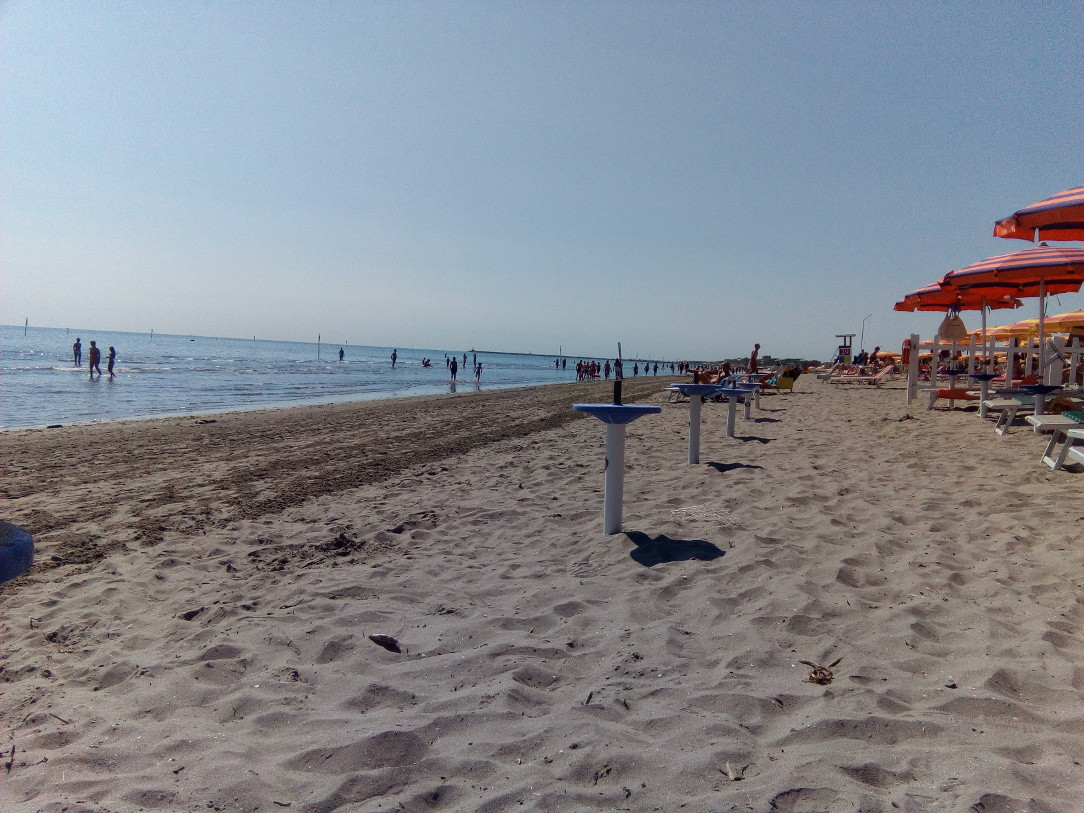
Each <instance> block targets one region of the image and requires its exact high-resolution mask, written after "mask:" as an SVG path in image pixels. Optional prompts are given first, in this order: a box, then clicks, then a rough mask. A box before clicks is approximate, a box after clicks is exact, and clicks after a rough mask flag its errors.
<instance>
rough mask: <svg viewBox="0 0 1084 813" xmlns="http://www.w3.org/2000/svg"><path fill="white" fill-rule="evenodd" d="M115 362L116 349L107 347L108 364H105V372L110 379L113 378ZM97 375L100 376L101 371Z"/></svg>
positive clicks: (111, 346)
mask: <svg viewBox="0 0 1084 813" xmlns="http://www.w3.org/2000/svg"><path fill="white" fill-rule="evenodd" d="M116 360H117V349H116V348H115V347H113V345H109V355H108V356H107V357H106V361H107V362H108V363H107V364H106V371H107V372H108V373H109V377H110V378H112V377H113V362H115V361H116ZM98 374H99V375H101V370H99V371H98Z"/></svg>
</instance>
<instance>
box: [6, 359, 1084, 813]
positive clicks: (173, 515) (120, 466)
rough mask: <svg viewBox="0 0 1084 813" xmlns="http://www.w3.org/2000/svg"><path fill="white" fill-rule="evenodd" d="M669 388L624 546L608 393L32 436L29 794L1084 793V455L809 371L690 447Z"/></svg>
mask: <svg viewBox="0 0 1084 813" xmlns="http://www.w3.org/2000/svg"><path fill="white" fill-rule="evenodd" d="M665 383H666V382H664V381H662V380H659V381H654V380H649V381H647V382H646V384H647V385H648V386H649V389H647V390H645V391H644V392H637V391H635V390H633V389H632V388H631V387H629V386H628V382H626V396H627V399H628V400H629V401H632V400H634V399H637V398H641V399H643V400H647V401H651V402H654V403H659V404H661V406H662V412H661V413H660V414H659V415H653V416H650V417H648V418H644V419H642V420H640V421H637V422H635V423H633V424H630V425H629V427H628V445H627V455H626V467H627V468H626V477H625V512H624V517H625V519H624V528H625V532H624V533H621V534H616V535H613V536H607V535H604V534H603V533H602V522H601V519H602V486H603V467H604V463H603V457H604V451H603V450H604V438H603V436H604V432H603V430H602V425H601V424H600V423H598V422H597V421H595V420H593V419H590V418H587V417H586V416H583V415H580V414H579V413H573V412H572V410H571V404H572V403H573V402H575V401H599V400H608V398H607V397H606V396H608V394H609V390H608V388H607V387H606V386H605V385H604V384H600V383H599V382H588V383H587V384H583V385H577V384H570V385H561V386H560V387H557V388H554V387H550V386H545V387H534V388H523V389H520V390H518V391H517V390H511V391H498V392H484V393H481V394H477V395H475V394H470V395H466V396H459V395H457V396H456V397H451V396H438V397H435V398H432V399H429V400H422V399H403V400H402V401H401V402H396V403H394V404H389V403H388V402H363V403H360V404H350V405H333V406H327V407H297V408H293V409H287V410H265V411H263V412H255V413H240V414H239V413H229V414H226V415H223V416H222V417H221V418H216V419H213V422H205V423H199V422H198V421H197V419H183V418H182V419H171V420H168V421H165V420H163V421H157V422H153V423H143V422H139V423H129V424H126V425H124V424H105V425H99V426H93V427H90V428H88V429H86V430H85V431H83V430H77V429H74V428H72V429H62V430H52V431H50V432H46V431H43V430H25V431H24V432H22V433H21V435H20V436H19V437H14V436H13V435H5V436H3V437H0V447H3V448H0V454H3V455H4V459H5V460H6V461H8V466H7V474H8V476H6V477H5V480H4V481H3V482H2V483H0V488H2V489H3V495H4V498H5V506H6V508H7V510H8V511H9V512H11V513H12V514H13V515H12V516H6V517H5V519H9V520H11V521H16V522H18V523H19V524H20V525H23V526H24V527H27V528H28V529H29V530H31V532H32V533H34V535H35V542H36V543H39V544H40V547H39V549H38V552H39V559H38V563H37V564H36V565H35V567H34V568H33V569H32V570H31V572H30V574H28V575H26V576H23V577H21V578H20V579H18V580H16V581H14V582H10V583H8V584H5V585H3V586H0V608H2V609H0V663H2V664H3V682H0V692H2V695H3V699H4V703H5V707H6V708H7V709H9V711H10V720H11V723H10V726H9V728H10V733H9V746H8V749H9V752H10V748H11V747H14V749H15V750H14V752H13V753H12V754H11V755H10V756H9V759H10V761H11V765H12V768H11V771H10V772H9V774H8V775H7V776H6V777H5V783H4V786H3V790H0V798H4V799H6V800H10V803H9V804H8V809H11V810H12V811H13V813H31V812H32V811H33V812H34V813H37V811H44V813H59V811H60V810H62V809H64V808H65V807H67V809H79V810H82V811H86V813H103V812H104V811H112V810H128V809H139V808H153V809H161V810H177V811H181V810H190V809H193V808H194V806H196V805H197V804H198V805H199V806H200V807H201V808H202V807H203V806H204V805H207V806H208V807H214V808H217V809H219V810H222V811H229V812H230V813H241V812H242V811H244V813H253V811H261V812H262V811H270V810H276V809H280V808H282V807H289V808H290V809H292V810H297V811H302V812H303V813H330V812H331V811H342V813H346V811H352V810H390V809H396V808H397V807H401V808H405V809H431V808H434V807H436V808H438V809H447V810H455V811H478V810H482V811H494V812H495V811H500V810H507V809H518V808H523V809H525V810H534V811H551V810H556V809H562V810H564V809H575V810H584V811H600V812H601V811H607V812H609V811H613V810H618V809H623V808H626V809H633V810H652V809H661V810H674V809H677V808H678V807H681V808H682V809H684V810H688V811H691V813H707V811H715V810H720V809H732V808H733V809H740V808H745V807H748V808H751V809H756V810H768V809H778V810H787V809H789V810H835V809H863V810H889V809H893V810H895V809H899V810H904V811H917V810H930V809H951V810H963V809H969V808H970V807H975V808H976V809H978V807H980V806H981V807H984V808H986V809H998V810H1004V811H1015V812H1016V813H1023V811H1027V810H1030V811H1046V810H1066V809H1073V808H1074V806H1075V804H1076V801H1077V800H1078V799H1079V798H1080V793H1081V791H1082V789H1084V776H1082V773H1081V769H1080V767H1079V766H1080V763H1081V761H1084V734H1082V731H1084V728H1082V726H1084V715H1082V713H1081V712H1080V711H1079V693H1080V691H1082V690H1084V660H1082V657H1084V656H1082V653H1084V600H1082V599H1081V598H1080V591H1081V589H1084V578H1082V577H1081V575H1080V574H1081V573H1082V572H1084V551H1082V550H1081V548H1080V546H1079V544H1078V541H1079V540H1078V537H1079V527H1080V519H1081V518H1080V516H1079V515H1080V513H1081V511H1080V507H1079V504H1080V503H1079V499H1077V497H1078V495H1079V494H1080V493H1081V491H1082V490H1084V474H1081V473H1079V472H1078V471H1075V470H1074V471H1059V472H1052V471H1050V470H1049V469H1047V468H1046V467H1045V466H1042V465H1041V464H1040V463H1039V460H1038V458H1039V455H1040V454H1041V451H1042V442H1041V440H1040V439H1038V438H1037V437H1036V436H1035V435H1034V434H1032V433H1031V432H1030V431H1029V430H1028V428H1027V427H1023V428H1019V429H1017V430H1015V431H1013V432H1011V433H1009V434H1007V435H1005V436H1003V437H998V436H997V435H995V434H994V433H993V432H992V431H991V425H990V423H989V422H985V421H981V420H979V418H978V417H977V415H975V413H974V411H973V410H968V409H957V410H952V411H949V410H938V411H933V412H928V411H926V410H925V409H924V408H923V407H922V406H921V405H918V404H916V405H915V406H914V407H912V408H907V407H906V406H905V404H904V391H903V390H902V389H901V388H896V387H887V388H884V389H875V388H865V389H862V390H858V389H851V390H847V389H846V388H842V387H839V388H832V387H829V386H827V385H822V384H820V383H819V382H817V381H816V380H814V379H813V378H812V377H804V376H803V377H802V378H799V380H798V383H797V388H796V390H795V391H794V392H790V393H783V394H779V395H769V396H765V397H764V398H763V399H762V407H763V408H762V409H761V410H760V411H754V412H753V419H752V420H750V421H743V420H741V419H739V428H738V431H737V434H736V436H735V437H733V438H728V437H726V436H725V433H724V424H725V420H726V409H725V407H723V406H721V405H717V404H707V405H705V406H704V409H703V412H702V419H703V427H702V436H701V440H702V443H701V455H702V456H701V459H702V461H703V463H702V464H701V465H695V466H691V465H688V464H687V462H686V459H687V443H688V416H689V408H688V405H687V403H673V404H671V403H669V402H668V401H667V400H666V397H665V395H664V394H663V392H662V387H663V386H665ZM581 388H582V389H581ZM13 438H14V440H13ZM20 520H21V521H20ZM54 556H55V557H57V558H56V559H55V560H54V559H53V557H54ZM382 635H383V636H390V637H392V638H394V639H395V640H396V641H397V642H398V643H397V644H396V646H397V648H398V650H399V651H394V650H389V649H386V648H385V647H383V646H382V645H379V644H378V643H377V642H375V641H374V639H373V638H372V637H370V636H377V638H379V636H382ZM806 662H809V663H813V664H820V665H822V666H823V667H825V668H827V669H829V671H830V672H832V675H831V678H832V679H831V682H829V683H814V682H811V680H810V676H811V671H812V670H811V667H810V666H809V665H808V664H807V663H806Z"/></svg>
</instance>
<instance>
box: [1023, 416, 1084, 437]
mask: <svg viewBox="0 0 1084 813" xmlns="http://www.w3.org/2000/svg"><path fill="white" fill-rule="evenodd" d="M1024 420H1025V421H1027V422H1028V423H1030V424H1031V425H1032V426H1034V427H1035V434H1036V435H1040V434H1042V433H1044V432H1055V431H1057V430H1058V429H1074V428H1076V427H1077V426H1080V421H1075V420H1073V419H1072V418H1070V417H1068V416H1066V415H1025V416H1024Z"/></svg>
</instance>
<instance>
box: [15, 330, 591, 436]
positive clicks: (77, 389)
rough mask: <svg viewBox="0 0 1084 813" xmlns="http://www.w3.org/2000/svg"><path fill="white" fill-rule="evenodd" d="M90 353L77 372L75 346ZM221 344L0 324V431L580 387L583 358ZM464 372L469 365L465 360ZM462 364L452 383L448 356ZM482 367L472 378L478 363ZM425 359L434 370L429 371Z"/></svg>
mask: <svg viewBox="0 0 1084 813" xmlns="http://www.w3.org/2000/svg"><path fill="white" fill-rule="evenodd" d="M76 337H78V338H80V339H81V341H82V346H83V363H82V365H81V366H78V367H77V366H75V364H74V360H73V354H72V344H73V343H74V342H75V339H76ZM92 339H93V340H94V341H96V342H97V343H98V346H99V347H100V348H101V350H102V364H101V366H102V370H103V371H104V370H105V369H106V357H107V355H108V353H109V347H110V345H112V346H113V347H115V348H116V351H117V360H116V365H115V367H114V371H113V372H114V376H113V377H112V378H110V377H109V375H108V373H106V374H104V375H102V376H100V377H99V376H97V375H95V376H94V377H93V378H92V377H91V376H90V375H89V374H88V371H87V366H88V355H89V350H90V342H91V340H92ZM339 348H340V345H338V344H326V343H317V342H313V343H306V342H280V341H268V340H263V339H224V338H214V337H208V336H176V335H168V334H160V333H153V334H151V333H120V332H110V331H95V330H74V329H64V328H35V327H24V326H21V325H20V326H7V325H5V326H0V429H22V428H28V427H37V426H52V425H55V424H62V425H68V424H73V423H85V422H93V421H115V420H121V419H126V418H149V417H162V416H168V415H198V414H202V413H213V412H232V411H237V410H246V409H263V408H268V407H281V406H295V405H299V404H323V403H333V402H340V401H363V400H371V399H377V398H402V397H408V396H413V395H431V394H436V393H448V392H474V391H478V390H489V389H501V388H508V387H523V386H531V385H540V384H555V383H563V382H568V381H575V380H576V370H575V366H576V361H577V360H578V359H576V358H568V360H567V366H565V367H560V366H558V365H556V364H555V361H557V360H558V357H557V356H544V355H530V354H525V355H519V354H515V353H501V352H483V351H478V352H477V354H475V352H474V350H473V348H472V349H466V350H465V349H462V348H460V349H456V350H442V349H436V348H434V349H420V348H406V347H399V348H395V349H396V350H397V359H396V364H395V367H394V369H393V368H392V364H391V353H392V350H393V348H391V347H364V346H357V345H342V349H343V352H344V358H343V361H341V362H340V361H339ZM464 353H466V355H467V364H466V365H463V354H464ZM453 355H454V356H456V357H457V358H458V361H459V363H460V368H459V373H458V381H457V382H455V383H453V382H452V381H451V376H450V374H449V370H448V368H447V366H446V365H445V358H446V357H449V358H450V357H451V356H453ZM475 355H477V360H478V361H479V362H480V363H481V364H482V376H481V381H480V382H475V379H474V368H473V364H474V356H475ZM423 359H430V360H431V362H432V366H431V367H425V366H423V364H422V360H423Z"/></svg>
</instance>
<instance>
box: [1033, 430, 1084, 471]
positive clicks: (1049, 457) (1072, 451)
mask: <svg viewBox="0 0 1084 813" xmlns="http://www.w3.org/2000/svg"><path fill="white" fill-rule="evenodd" d="M1078 440H1084V428H1078V429H1065V428H1058V429H1055V430H1054V432H1053V434H1051V436H1050V442H1049V443H1047V444H1046V450H1045V451H1044V452H1043V462H1044V463H1046V465H1048V466H1050V468H1052V469H1053V470H1054V471H1057V470H1058V469H1060V468H1061V467H1062V466H1063V465H1065V461H1066V460H1067V459H1068V458H1070V457H1071V458H1072V459H1073V461H1074V462H1076V463H1084V447H1080V446H1076V445H1075V444H1076V442H1077V441H1078ZM1059 444H1060V445H1061V448H1060V449H1058V445H1059Z"/></svg>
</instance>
